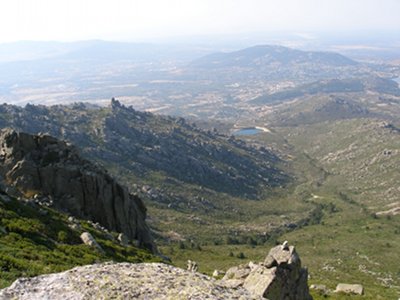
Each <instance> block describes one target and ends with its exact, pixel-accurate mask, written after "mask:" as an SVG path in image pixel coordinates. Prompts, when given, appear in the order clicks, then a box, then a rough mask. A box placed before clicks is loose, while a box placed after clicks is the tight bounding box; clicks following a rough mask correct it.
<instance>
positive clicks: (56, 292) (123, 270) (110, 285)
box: [0, 263, 261, 300]
mask: <svg viewBox="0 0 400 300" xmlns="http://www.w3.org/2000/svg"><path fill="white" fill-rule="evenodd" d="M0 299H19V300H36V299H70V300H80V299H198V300H200V299H201V300H202V299H242V300H245V299H246V300H247V299H261V298H260V297H252V296H251V295H250V294H249V292H248V291H246V290H245V289H243V288H238V289H229V288H225V287H222V286H219V285H218V284H217V282H216V281H215V279H213V278H210V277H208V276H205V275H202V274H199V273H196V272H191V271H185V270H183V269H179V268H175V267H173V266H169V265H166V264H161V263H142V264H129V263H120V264H98V265H88V266H84V267H77V268H74V269H72V270H69V271H67V272H63V273H57V274H50V275H42V276H38V277H34V278H21V279H18V280H17V281H15V282H14V283H13V284H12V285H11V286H10V287H9V288H7V289H4V290H1V291H0Z"/></svg>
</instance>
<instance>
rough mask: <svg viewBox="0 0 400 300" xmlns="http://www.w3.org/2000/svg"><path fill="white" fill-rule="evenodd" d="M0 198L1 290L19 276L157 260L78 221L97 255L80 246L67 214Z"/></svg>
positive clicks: (141, 250) (77, 235) (82, 245)
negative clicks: (95, 244) (98, 247)
mask: <svg viewBox="0 0 400 300" xmlns="http://www.w3.org/2000/svg"><path fill="white" fill-rule="evenodd" d="M0 198H1V199H0V288H4V287H6V286H8V285H10V284H11V283H12V282H13V281H14V280H16V279H17V278H19V277H28V276H35V275H39V274H44V273H53V272H60V271H64V270H67V269H70V268H73V267H75V266H78V265H85V264H92V263H97V262H104V261H111V260H112V261H128V262H144V261H160V259H158V258H156V257H154V256H153V255H151V254H150V253H148V252H147V251H146V250H143V249H138V248H135V247H132V246H129V247H122V246H120V245H119V244H118V243H117V242H115V241H111V240H109V239H107V237H106V236H105V234H104V233H103V232H100V231H98V230H95V229H94V228H93V227H91V226H90V225H89V224H88V223H87V222H85V221H81V222H80V224H81V226H82V230H83V231H88V232H90V233H91V234H92V235H93V236H94V238H95V239H96V241H97V242H98V243H99V244H100V245H101V247H102V248H103V249H104V251H105V253H104V254H100V253H98V252H97V251H96V250H95V249H92V248H90V247H89V246H87V245H84V244H83V243H82V241H81V240H80V237H79V235H80V233H81V231H77V230H73V229H71V228H70V227H69V226H68V221H67V216H66V215H64V214H62V213H59V212H56V211H54V210H52V209H49V208H44V207H39V206H36V207H33V206H34V204H29V203H24V202H21V201H18V200H15V199H12V198H9V197H8V196H6V195H0ZM4 199H5V200H4ZM8 199H9V200H8Z"/></svg>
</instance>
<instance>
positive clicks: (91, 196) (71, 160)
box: [0, 129, 156, 252]
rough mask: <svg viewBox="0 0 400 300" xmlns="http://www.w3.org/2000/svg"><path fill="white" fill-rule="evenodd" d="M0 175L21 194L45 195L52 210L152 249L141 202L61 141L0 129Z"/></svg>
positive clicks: (49, 137) (46, 136)
mask: <svg viewBox="0 0 400 300" xmlns="http://www.w3.org/2000/svg"><path fill="white" fill-rule="evenodd" d="M0 176H1V177H2V179H3V181H4V182H5V184H7V185H8V186H9V187H11V189H10V190H13V191H14V192H18V193H20V194H21V196H25V197H28V198H29V197H32V196H34V195H35V194H40V195H42V196H45V197H47V198H49V199H51V201H50V203H51V204H52V205H53V206H54V207H55V208H57V209H60V210H63V211H67V212H68V213H70V214H71V215H73V216H76V217H79V218H82V219H90V220H92V221H94V222H98V223H100V224H101V225H103V226H104V227H106V228H107V229H110V230H113V231H117V232H122V233H124V234H126V236H127V237H128V238H129V239H132V240H137V241H138V244H139V245H140V246H143V247H146V248H148V249H150V250H151V251H153V252H156V248H155V246H154V243H153V241H152V238H151V235H150V231H149V228H148V227H147V225H146V223H145V218H146V208H145V206H144V204H143V202H142V200H141V199H140V198H138V197H137V196H134V195H131V194H129V192H128V190H127V189H126V188H124V187H123V186H121V185H120V184H118V183H117V182H116V181H115V180H114V179H113V178H112V177H111V176H110V175H108V174H107V172H106V171H105V170H104V169H103V168H101V167H99V166H97V165H94V164H93V163H91V162H89V161H88V160H85V159H83V158H81V157H80V155H79V153H78V151H77V149H76V148H74V147H72V146H70V145H68V144H67V143H65V142H63V141H59V140H57V139H56V138H53V137H51V136H48V135H44V134H39V135H30V134H26V133H18V132H16V131H14V130H11V129H4V130H2V131H0Z"/></svg>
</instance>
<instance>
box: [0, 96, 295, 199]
mask: <svg viewBox="0 0 400 300" xmlns="http://www.w3.org/2000/svg"><path fill="white" fill-rule="evenodd" d="M0 127H11V128H13V129H16V130H18V131H23V132H29V133H31V134H38V133H39V132H46V133H48V134H50V135H51V136H54V137H57V138H60V139H63V140H67V141H69V142H71V143H73V144H75V145H79V147H80V149H81V150H82V154H83V155H84V156H85V157H86V158H90V159H93V160H96V161H99V162H101V163H102V164H104V165H105V166H106V167H107V168H108V169H110V172H113V174H114V175H115V176H118V177H119V179H120V180H125V182H124V183H125V184H126V185H128V184H129V185H131V184H132V182H134V183H136V184H139V183H140V184H141V185H142V186H144V185H152V186H153V185H154V177H156V178H157V179H159V178H160V179H161V185H162V186H167V187H171V188H173V189H176V187H179V186H180V185H181V184H190V185H196V186H202V187H203V188H207V189H210V190H212V191H216V192H223V193H227V194H229V195H233V196H241V197H245V198H256V197H257V195H258V193H259V192H260V190H261V189H263V188H271V187H276V186H280V185H284V184H286V183H287V181H288V179H289V178H288V176H287V175H286V174H284V173H283V172H282V171H281V170H280V169H279V168H278V167H277V164H278V163H279V161H280V160H279V158H278V157H277V156H276V155H274V154H273V153H272V152H271V151H269V150H268V149H265V148H263V149H255V148H254V147H250V146H248V145H246V144H245V143H244V142H243V141H241V140H236V139H234V138H233V137H228V136H223V135H219V134H218V133H216V132H213V131H204V130H201V129H199V128H197V127H196V126H195V125H194V124H191V123H189V122H187V121H185V120H184V119H182V118H173V117H166V116H157V115H153V114H151V113H147V112H139V111H136V110H134V109H133V108H132V107H126V106H124V105H122V104H121V103H120V102H119V101H117V100H115V99H113V100H112V101H111V105H110V106H109V107H104V108H101V107H96V108H93V107H89V106H87V105H85V104H76V105H73V106H61V105H58V106H51V107H46V106H34V105H26V106H25V107H24V108H21V107H17V106H12V105H6V104H5V105H0ZM115 169H117V171H116V172H114V170H115ZM126 178H129V180H126ZM149 178H150V179H149ZM166 178H167V179H166ZM155 187H157V185H156V186H155ZM158 187H159V186H158ZM130 188H132V187H131V186H130ZM132 190H134V188H132ZM196 193H197V194H198V192H196ZM185 197H186V195H185ZM164 198H167V199H164ZM175 198H179V197H173V196H171V195H166V193H165V192H163V197H161V199H158V198H157V200H156V201H157V202H163V203H173V205H174V204H175V202H182V201H180V200H178V199H175ZM175 200H176V201H175ZM197 202H199V201H197ZM198 206H203V205H202V204H201V203H198Z"/></svg>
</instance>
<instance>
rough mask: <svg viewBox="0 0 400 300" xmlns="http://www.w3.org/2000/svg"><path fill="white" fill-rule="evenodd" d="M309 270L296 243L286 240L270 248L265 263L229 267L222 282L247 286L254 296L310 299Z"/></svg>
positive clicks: (229, 284)
mask: <svg viewBox="0 0 400 300" xmlns="http://www.w3.org/2000/svg"><path fill="white" fill-rule="evenodd" d="M307 279H308V272H307V269H305V268H302V267H301V261H300V258H299V255H298V254H297V252H296V250H295V248H294V246H289V245H288V244H287V242H285V243H284V244H283V245H279V246H276V247H274V248H272V249H271V251H270V252H269V253H268V255H267V257H266V258H265V260H264V262H263V263H260V264H255V263H252V262H250V263H249V264H246V265H241V266H238V267H233V268H231V269H229V270H228V271H227V272H226V274H225V276H224V278H223V279H222V280H221V284H222V285H224V286H227V287H244V288H245V289H246V290H248V291H249V292H250V293H251V295H252V296H254V297H256V296H261V297H264V298H267V299H270V300H279V299H285V300H300V299H301V300H308V299H312V297H311V296H310V294H309V290H308V285H307Z"/></svg>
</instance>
